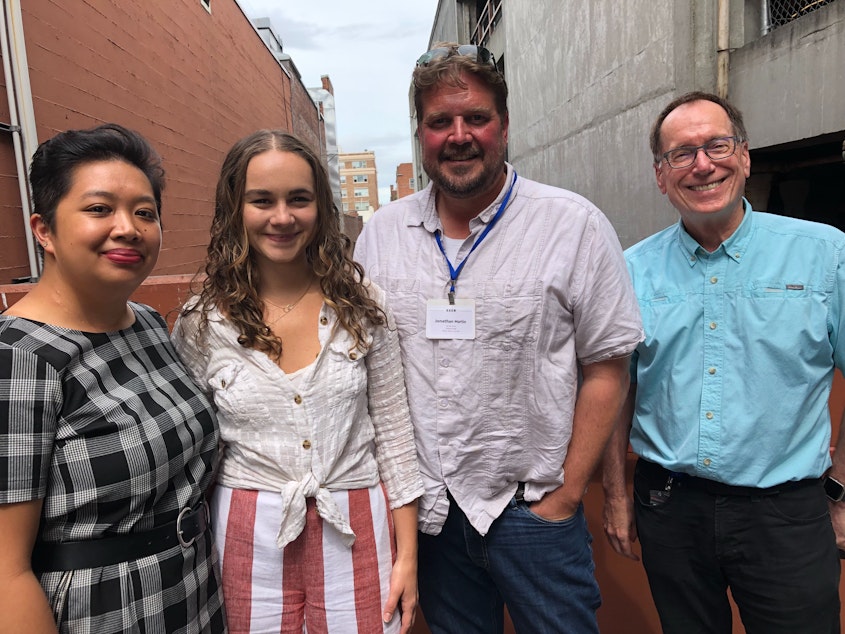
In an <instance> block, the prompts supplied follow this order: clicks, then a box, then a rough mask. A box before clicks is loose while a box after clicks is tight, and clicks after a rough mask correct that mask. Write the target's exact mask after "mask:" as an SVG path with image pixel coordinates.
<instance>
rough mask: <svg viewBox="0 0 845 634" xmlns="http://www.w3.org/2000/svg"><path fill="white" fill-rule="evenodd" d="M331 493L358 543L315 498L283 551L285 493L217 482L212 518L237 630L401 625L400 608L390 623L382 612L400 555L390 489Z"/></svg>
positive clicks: (330, 633) (324, 633)
mask: <svg viewBox="0 0 845 634" xmlns="http://www.w3.org/2000/svg"><path fill="white" fill-rule="evenodd" d="M332 497H333V498H334V500H335V502H336V503H337V505H338V507H339V508H340V509H341V511H343V512H344V513H346V514H347V517H349V523H350V526H351V527H352V530H353V532H354V533H355V536H356V539H355V543H354V544H353V546H352V548H349V547H347V546H345V545H343V543H342V542H341V541H340V539H339V536H340V534H339V533H338V532H337V530H336V529H335V528H334V527H332V526H331V525H330V524H328V523H324V522H323V520H322V519H321V518H320V517H319V516H318V515H317V508H316V504H315V502H314V500H313V499H309V500H308V504H307V512H306V517H305V528H304V529H303V531H302V533H301V534H300V535H299V537H297V538H296V539H295V540H294V541H293V542H291V543H290V544H288V545H287V546H286V547H285V548H284V549H283V550H279V548H278V546H276V534H277V533H278V530H279V525H280V523H281V498H280V496H279V495H278V494H276V493H272V492H269V491H253V490H246V489H230V488H228V487H224V486H220V485H217V486H216V487H215V490H214V495H213V503H212V505H211V509H212V519H213V524H214V535H215V540H216V542H217V548H218V551H219V553H220V557H221V560H222V566H223V600H224V602H225V604H226V612H227V617H228V622H229V632H230V633H231V634H241V633H247V632H248V633H250V634H259V633H260V634H270V633H272V634H301V633H303V632H307V633H308V634H376V633H378V634H382V633H390V634H393V633H394V632H398V631H399V626H400V614H399V610H397V611H396V613H395V614H394V616H393V619H392V620H391V621H390V623H388V624H385V623H383V622H382V617H381V615H382V612H383V609H384V603H385V601H387V593H388V588H389V583H390V571H391V569H392V566H393V560H394V558H395V546H394V544H395V542H394V538H393V521H392V516H391V514H390V510H389V507H388V504H387V497H386V495H385V492H384V489H383V487H382V486H381V485H376V486H373V487H370V488H369V489H357V490H353V491H334V492H332Z"/></svg>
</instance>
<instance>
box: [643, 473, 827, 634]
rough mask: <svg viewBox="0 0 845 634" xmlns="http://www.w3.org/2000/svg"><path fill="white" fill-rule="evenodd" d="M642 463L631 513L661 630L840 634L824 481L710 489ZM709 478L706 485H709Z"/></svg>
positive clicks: (670, 632) (680, 632)
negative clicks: (735, 628) (736, 618)
mask: <svg viewBox="0 0 845 634" xmlns="http://www.w3.org/2000/svg"><path fill="white" fill-rule="evenodd" d="M669 476H670V473H669V472H668V471H666V470H665V469H663V468H662V467H660V466H658V465H656V464H654V463H651V462H648V461H645V460H642V459H641V460H640V461H639V462H638V463H637V467H636V470H635V473H634V507H635V513H636V520H637V532H638V534H639V538H640V542H641V544H642V553H643V565H644V566H645V569H646V573H647V574H648V581H649V585H650V586H651V593H652V596H653V597H654V602H655V605H656V606H657V611H658V613H659V614H660V622H661V625H662V626H663V631H664V634H697V633H702V634H704V633H707V634H730V632H731V608H730V603H729V602H728V598H727V588H730V590H731V594H732V595H733V598H734V601H735V602H736V604H737V606H738V607H739V612H740V616H741V618H742V622H743V625H744V626H745V629H746V632H747V633H748V634H781V633H782V634H798V633H800V634H811V633H812V634H816V633H818V634H831V633H838V632H839V570H840V564H839V555H838V550H837V548H836V539H835V537H834V533H833V526H832V525H831V522H830V514H829V512H828V506H827V498H826V497H825V494H824V491H823V489H822V486H821V483H820V482H818V481H805V482H804V483H802V484H801V485H798V486H794V485H793V486H792V487H789V488H785V489H784V490H782V491H778V492H773V491H769V492H765V493H763V492H761V494H759V495H749V494H747V493H748V492H745V491H743V493H744V494H742V495H732V494H729V493H730V491H728V490H718V491H716V492H714V491H712V490H707V488H706V487H704V486H702V481H700V480H694V479H693V480H690V479H684V478H683V477H681V478H675V479H673V481H672V482H671V483H670V485H669V487H668V490H667V486H666V485H667V482H668V481H669ZM705 482H706V481H705Z"/></svg>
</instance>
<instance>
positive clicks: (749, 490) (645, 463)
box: [639, 458, 821, 497]
mask: <svg viewBox="0 0 845 634" xmlns="http://www.w3.org/2000/svg"><path fill="white" fill-rule="evenodd" d="M639 462H640V465H641V466H640V468H641V469H642V470H643V472H644V473H645V474H647V476H650V477H657V478H667V479H668V478H669V476H671V477H672V478H673V480H674V481H675V482H677V483H678V484H679V485H680V486H681V487H686V488H688V489H696V490H698V491H706V492H707V493H710V494H711V495H723V496H742V497H765V496H769V495H777V494H778V493H785V492H786V491H794V490H795V489H803V488H805V487H811V486H818V485H819V483H820V482H821V480H820V479H819V478H808V479H806V480H789V481H788V482H781V483H780V484H776V485H775V486H772V487H766V488H758V487H745V486H736V485H733V484H725V483H724V482H717V481H716V480H708V479H706V478H699V477H698V476H691V475H688V474H686V473H676V472H674V471H669V470H668V469H666V468H665V467H663V466H661V465H659V464H657V463H655V462H651V461H650V460H646V459H645V458H640V459H639Z"/></svg>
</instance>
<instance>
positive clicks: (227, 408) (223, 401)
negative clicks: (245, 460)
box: [208, 362, 270, 426]
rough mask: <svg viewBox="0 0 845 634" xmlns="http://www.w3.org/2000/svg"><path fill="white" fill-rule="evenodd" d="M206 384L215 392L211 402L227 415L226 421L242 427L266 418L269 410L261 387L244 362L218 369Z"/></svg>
mask: <svg viewBox="0 0 845 634" xmlns="http://www.w3.org/2000/svg"><path fill="white" fill-rule="evenodd" d="M208 384H209V386H210V387H211V389H212V391H213V394H214V404H215V405H216V406H217V409H218V410H219V411H220V412H221V413H223V414H225V415H226V420H227V421H228V422H230V423H232V424H235V425H237V426H245V425H251V424H255V423H256V422H259V421H261V422H264V421H266V420H267V419H268V418H269V416H270V410H269V409H268V407H267V405H266V404H265V403H263V402H262V401H261V397H260V395H261V394H262V392H263V391H264V390H263V389H262V386H261V385H259V382H258V381H256V380H255V378H254V377H253V376H251V374H250V372H249V369H248V368H247V367H246V366H245V365H244V364H243V363H240V362H235V363H231V364H228V365H226V366H224V367H222V368H220V369H219V370H218V371H217V372H216V373H215V374H214V375H213V376H212V377H211V378H210V379H209V380H208Z"/></svg>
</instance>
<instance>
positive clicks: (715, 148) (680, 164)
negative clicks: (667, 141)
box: [663, 136, 741, 169]
mask: <svg viewBox="0 0 845 634" xmlns="http://www.w3.org/2000/svg"><path fill="white" fill-rule="evenodd" d="M740 142H741V139H740V138H739V137H735V136H723V137H719V138H718V139H710V140H709V141H708V142H707V143H704V144H703V145H698V146H695V147H693V146H691V145H683V146H681V147H676V148H675V149H673V150H669V151H668V152H665V153H664V154H663V158H664V159H665V160H666V164H667V165H668V166H669V167H671V168H673V169H681V168H684V167H689V166H690V165H692V164H693V163H695V158H696V157H697V156H698V151H699V150H701V151H703V152H704V153H705V154H706V155H707V158H709V159H710V160H711V161H721V160H723V159H726V158H728V157H729V156H733V155H734V152H736V146H737V144H738V143H740Z"/></svg>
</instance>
